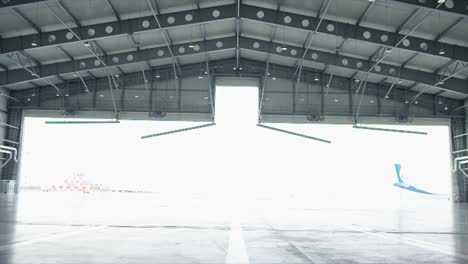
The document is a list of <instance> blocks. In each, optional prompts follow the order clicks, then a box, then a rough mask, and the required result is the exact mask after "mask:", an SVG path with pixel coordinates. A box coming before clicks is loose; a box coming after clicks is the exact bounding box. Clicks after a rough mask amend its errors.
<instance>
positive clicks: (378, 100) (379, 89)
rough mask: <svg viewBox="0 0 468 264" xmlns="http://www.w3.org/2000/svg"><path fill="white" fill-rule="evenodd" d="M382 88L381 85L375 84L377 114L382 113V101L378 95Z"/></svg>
mask: <svg viewBox="0 0 468 264" xmlns="http://www.w3.org/2000/svg"><path fill="white" fill-rule="evenodd" d="M381 90H382V86H380V85H379V86H377V114H378V115H379V116H380V115H381V114H382V101H381V97H380V94H381V92H382V91H381Z"/></svg>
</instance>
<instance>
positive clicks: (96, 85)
mask: <svg viewBox="0 0 468 264" xmlns="http://www.w3.org/2000/svg"><path fill="white" fill-rule="evenodd" d="M235 62H236V60H235V59H226V60H217V61H212V62H211V63H212V66H213V69H214V71H215V72H214V74H215V75H219V76H224V75H229V74H233V72H232V65H233V63H235ZM241 63H242V65H244V67H245V68H246V69H248V72H250V73H251V76H255V77H261V76H263V74H264V72H265V62H261V61H254V60H249V59H244V58H241ZM199 66H200V65H199V63H195V64H190V65H183V66H182V70H183V72H184V76H185V77H190V76H191V77H195V76H197V75H199ZM273 66H274V68H275V69H277V72H276V77H278V78H283V79H290V78H291V76H292V75H293V72H294V68H293V67H289V66H283V65H277V64H274V65H273ZM158 71H159V72H161V73H167V74H161V77H160V79H158V80H160V81H163V80H171V79H172V78H173V77H172V76H171V75H172V72H173V70H172V65H162V66H159V67H158ZM316 72H317V70H316V69H311V68H308V67H303V78H301V81H303V82H307V83H316V81H314V76H315V75H316ZM145 74H146V75H151V74H152V69H150V70H148V71H145ZM140 75H141V72H140V71H138V72H134V73H126V74H123V75H122V76H120V77H121V78H123V79H125V83H126V85H128V86H135V85H140V86H141V89H142V90H143V89H144V84H142V82H141V80H140V79H139V77H140ZM322 78H323V79H328V78H330V75H328V74H322ZM333 79H334V80H335V81H334V82H333V83H332V84H333V85H331V87H332V88H335V89H341V90H343V91H348V90H349V87H350V85H351V84H352V80H351V79H350V78H345V77H340V76H336V75H333ZM69 81H70V85H69V95H70V96H74V95H80V94H85V93H86V88H85V87H84V86H83V85H81V80H80V79H79V78H76V79H74V80H69ZM84 81H85V82H86V84H87V85H86V86H87V87H89V91H91V92H94V91H106V90H108V84H107V77H102V78H97V79H95V80H93V79H89V78H88V79H84ZM74 84H77V85H74ZM323 85H325V83H324V84H323ZM58 86H59V87H60V88H61V89H63V90H65V89H66V86H65V84H60V85H58ZM389 87H390V85H382V87H380V89H383V90H384V91H387V90H388V89H389ZM48 88H51V87H49V86H42V87H41V89H42V90H41V91H42V92H41V96H40V99H41V101H46V100H52V99H55V98H56V92H55V90H53V89H49V90H43V89H48ZM182 88H183V87H182ZM375 89H379V84H376V83H368V84H367V91H373V90H374V91H375ZM171 90H174V91H175V90H176V88H175V87H173V88H172V89H171ZM34 91H37V89H36V88H32V89H26V90H20V91H12V96H14V97H15V98H18V99H19V100H20V102H19V104H18V105H15V103H13V104H14V105H13V107H19V106H21V107H25V108H28V107H29V108H35V107H36V104H35V103H36V102H34V100H30V101H28V100H27V99H28V98H31V94H32V93H33V92H34ZM182 91H193V90H192V89H188V90H187V89H185V90H184V89H182ZM197 91H198V90H197ZM200 92H209V88H208V87H207V89H206V90H203V91H201V90H200ZM272 92H273V91H269V90H268V86H267V87H266V93H272ZM406 92H407V93H408V97H409V98H411V97H414V96H415V95H417V94H418V93H417V92H414V91H407V89H406V88H405V87H402V86H398V85H393V90H392V93H391V94H392V95H391V96H390V97H389V98H388V99H387V100H388V101H395V102H399V103H402V104H403V103H404V102H405V98H406V97H405V93H406ZM273 93H274V92H273ZM290 93H292V92H290ZM384 95H385V93H375V94H373V96H380V97H381V98H385V96H384ZM425 97H426V98H427V99H428V100H422V101H420V102H419V104H418V107H423V108H427V109H430V110H432V109H433V104H432V100H433V99H434V98H435V97H434V96H433V95H425ZM444 102H446V103H447V104H448V105H449V106H451V108H452V109H455V108H457V107H459V106H462V105H463V100H454V99H444ZM207 107H209V105H208V104H207Z"/></svg>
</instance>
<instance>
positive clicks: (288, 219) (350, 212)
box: [0, 192, 468, 264]
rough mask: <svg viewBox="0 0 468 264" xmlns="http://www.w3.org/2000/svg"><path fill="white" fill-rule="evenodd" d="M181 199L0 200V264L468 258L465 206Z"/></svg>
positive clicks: (43, 196)
mask: <svg viewBox="0 0 468 264" xmlns="http://www.w3.org/2000/svg"><path fill="white" fill-rule="evenodd" d="M179 198H180V197H179ZM185 198H186V199H175V198H174V197H163V196H159V195H156V194H116V193H115V194H113V193H108V194H105V193H102V194H64V193H62V194H60V193H40V192H38V193H32V192H31V193H28V192H23V193H22V194H21V195H20V196H1V197H0V263H1V264H26V263H41V264H52V263H64V264H75V263H76V264H78V263H80V264H88V263H99V264H111V263H112V264H121V263H137V264H140V263H161V264H163V263H164V264H166V263H167V264H169V263H171V264H173V263H176V264H178V263H181V264H182V263H184V264H185V263H213V264H214V263H230V264H232V263H239V264H244V263H251V264H254V263H255V264H256V263H258V264H276V263H298V264H299V263H301V264H302V263H314V264H328V263H331V264H333V263H336V264H341V263H343V264H344V263H366V264H369V263H388V264H390V263H392V264H399V263H416V264H423V263H425V264H428V263H431V264H432V263H433V264H436V263H453V264H454V263H468V206H467V205H465V204H452V203H451V202H449V201H443V200H434V201H418V202H401V203H398V204H395V205H388V204H387V205H382V206H379V205H374V206H367V207H366V206H354V208H353V207H352V206H349V205H346V206H344V205H343V206H339V204H335V205H334V206H328V207H324V206H320V205H321V203H320V202H317V201H316V202H315V203H312V202H307V201H306V202H305V201H301V202H299V201H295V200H288V201H285V200H284V199H283V200H282V202H281V203H280V202H277V201H275V200H271V199H270V200H268V199H267V200H265V199H263V200H260V199H259V200H249V199H245V200H243V201H242V202H240V203H233V202H232V201H231V202H229V201H221V202H219V201H215V200H214V199H206V198H201V197H197V196H190V197H188V196H187V197H185ZM233 223H238V224H239V226H240V228H239V229H237V228H235V226H237V225H236V224H233ZM242 252H244V253H245V254H246V256H247V259H242V258H236V255H239V254H244V253H242Z"/></svg>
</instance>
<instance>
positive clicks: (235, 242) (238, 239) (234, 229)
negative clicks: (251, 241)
mask: <svg viewBox="0 0 468 264" xmlns="http://www.w3.org/2000/svg"><path fill="white" fill-rule="evenodd" d="M225 263H226V264H249V263H250V261H249V257H248V255H247V249H246V247H245V241H244V236H243V234H242V228H241V225H240V222H239V221H237V220H233V221H232V222H231V234H230V237H229V247H228V252H227V255H226V261H225Z"/></svg>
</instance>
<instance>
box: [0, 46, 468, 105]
mask: <svg viewBox="0 0 468 264" xmlns="http://www.w3.org/2000/svg"><path fill="white" fill-rule="evenodd" d="M191 44H193V45H198V46H199V47H200V48H199V49H198V51H196V50H197V49H192V48H189V47H188V46H189V45H190V44H189V43H183V44H178V45H173V46H171V48H172V50H173V51H174V52H175V56H176V57H178V56H184V55H191V54H203V52H210V51H217V50H225V49H231V48H233V49H235V48H236V37H228V38H220V39H212V40H208V41H206V49H205V42H204V41H199V42H195V43H191ZM240 45H241V49H249V50H253V51H259V52H263V53H265V54H274V55H277V56H286V57H289V58H291V59H296V60H297V59H300V58H301V56H302V54H303V52H305V49H304V48H301V47H297V46H291V45H285V44H277V43H272V42H269V41H263V40H257V39H252V38H246V37H241V39H240ZM283 47H287V50H286V51H284V50H282V48H283ZM170 57H171V54H170V53H169V51H168V48H167V47H159V48H151V49H145V50H139V51H138V50H137V51H130V52H122V53H117V54H112V55H107V56H103V57H102V60H103V61H105V62H106V64H107V65H108V66H109V67H118V66H120V65H125V64H130V63H138V62H145V61H147V60H157V59H163V58H170ZM304 59H305V60H307V61H311V62H317V63H321V64H325V65H332V66H335V67H340V68H345V69H351V70H355V71H359V72H367V71H368V70H369V69H371V68H372V63H373V62H371V61H369V60H366V59H361V58H356V57H351V56H344V55H337V54H335V53H331V52H324V51H319V50H313V49H311V50H310V55H309V56H306V57H305V58H304ZM101 68H104V65H102V63H100V61H98V60H97V59H96V58H94V57H90V58H85V59H79V60H74V61H69V62H61V63H53V64H43V65H40V66H38V72H40V73H41V77H42V78H47V77H50V76H54V75H58V74H67V73H73V72H75V71H76V72H85V71H90V70H95V69H101ZM371 73H372V74H375V75H379V76H381V77H389V78H400V79H403V80H407V81H412V82H418V83H422V84H425V85H429V86H434V84H435V83H436V82H438V81H439V80H441V79H442V77H443V76H441V75H438V74H434V73H430V72H423V71H419V70H414V69H407V68H405V69H402V68H400V69H399V66H395V65H390V64H383V63H381V64H380V65H379V66H378V67H375V68H374V69H373V70H372V71H371ZM32 79H35V78H34V76H31V75H30V74H27V73H25V72H24V71H23V70H21V69H12V70H10V71H9V73H8V74H6V72H0V85H10V84H15V83H23V82H27V81H29V80H32ZM434 87H435V88H437V89H441V90H445V91H450V92H454V93H459V94H462V95H464V96H468V89H467V87H468V81H467V80H465V79H459V78H452V79H448V80H446V81H445V82H444V84H440V86H434Z"/></svg>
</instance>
